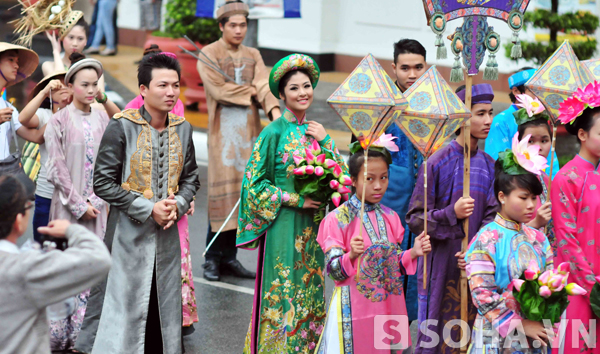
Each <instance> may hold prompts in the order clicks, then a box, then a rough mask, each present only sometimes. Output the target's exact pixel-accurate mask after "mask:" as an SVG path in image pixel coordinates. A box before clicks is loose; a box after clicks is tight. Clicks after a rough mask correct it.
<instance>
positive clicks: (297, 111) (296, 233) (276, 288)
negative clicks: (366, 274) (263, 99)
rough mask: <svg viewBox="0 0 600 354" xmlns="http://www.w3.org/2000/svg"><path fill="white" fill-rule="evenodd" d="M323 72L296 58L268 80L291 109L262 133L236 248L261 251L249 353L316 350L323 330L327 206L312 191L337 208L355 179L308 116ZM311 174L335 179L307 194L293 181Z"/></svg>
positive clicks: (250, 168)
mask: <svg viewBox="0 0 600 354" xmlns="http://www.w3.org/2000/svg"><path fill="white" fill-rule="evenodd" d="M319 74H320V73H319V67H318V66H317V64H316V63H315V62H314V60H313V59H312V58H310V57H309V56H306V55H302V54H292V55H290V56H288V57H285V58H283V59H281V60H280V61H279V62H278V63H277V64H276V65H275V66H274V67H273V70H272V71H271V74H270V77H269V86H270V89H271V92H272V93H273V95H275V96H276V97H277V98H279V97H280V96H281V98H282V99H283V100H284V102H285V104H286V109H285V110H284V112H283V114H282V117H280V118H279V119H277V120H275V121H274V122H273V123H271V124H270V125H268V126H267V127H266V128H265V129H264V130H263V131H262V133H261V134H260V135H259V137H258V139H257V141H256V144H255V146H254V150H253V152H252V158H251V159H250V161H249V162H248V165H247V166H246V171H245V173H244V181H243V184H242V193H241V202H240V213H239V217H238V225H239V226H238V232H237V246H238V247H242V248H251V249H253V248H257V247H258V249H259V260H258V267H257V272H256V273H257V277H256V288H255V290H256V291H255V295H254V308H253V312H252V318H251V322H250V328H249V329H248V333H247V336H246V342H245V348H244V353H259V352H261V353H273V352H277V353H296V352H298V351H299V350H306V349H308V352H310V353H312V352H313V351H314V348H315V347H316V344H317V342H318V340H319V336H320V335H321V332H322V331H323V324H324V319H325V296H324V285H325V280H324V277H323V268H324V265H325V260H324V255H323V251H322V250H321V248H320V247H319V244H318V243H317V240H316V239H317V231H318V225H317V224H316V223H315V211H317V209H319V207H320V205H321V203H319V202H317V201H315V200H313V199H312V198H311V197H308V194H310V195H315V194H319V192H321V194H322V193H326V194H327V195H328V196H329V198H330V199H332V200H333V201H334V203H337V204H339V202H340V199H341V198H343V195H347V194H345V193H346V192H347V191H348V189H347V188H346V187H345V186H344V184H347V183H349V177H348V176H347V175H346V172H347V168H346V165H345V164H344V161H343V159H342V157H341V156H340V154H339V152H338V150H337V148H336V147H335V145H334V142H333V140H332V139H331V138H330V137H329V135H328V134H327V132H326V131H325V129H324V128H323V126H322V125H321V124H319V123H317V122H314V121H308V120H307V118H306V114H305V113H306V110H307V109H308V108H309V107H310V105H311V103H312V100H313V88H314V87H315V86H316V85H317V82H318V80H319ZM327 156H330V157H331V158H330V159H326V157H327ZM307 175H311V176H316V177H315V178H316V179H320V180H319V182H323V181H324V180H325V177H328V178H329V179H331V181H329V183H327V184H325V185H324V183H316V184H314V185H313V187H314V188H312V190H311V191H310V192H312V193H309V192H308V190H307V189H305V188H303V190H304V191H305V192H306V193H305V194H304V195H301V194H299V193H298V190H297V185H298V183H297V182H298V181H295V179H296V176H297V177H298V179H301V178H305V177H306V176H307ZM332 176H334V177H335V179H334V178H333V177H332ZM321 178H322V179H321ZM334 180H335V181H337V184H336V183H335V182H333V181H334ZM295 182H296V183H295ZM334 187H335V189H333V188H334ZM334 192H340V194H335V193H334Z"/></svg>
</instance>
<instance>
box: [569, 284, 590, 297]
mask: <svg viewBox="0 0 600 354" xmlns="http://www.w3.org/2000/svg"><path fill="white" fill-rule="evenodd" d="M565 289H566V290H567V294H569V295H585V294H587V290H585V289H584V288H582V287H581V286H579V285H577V283H569V284H567V286H565Z"/></svg>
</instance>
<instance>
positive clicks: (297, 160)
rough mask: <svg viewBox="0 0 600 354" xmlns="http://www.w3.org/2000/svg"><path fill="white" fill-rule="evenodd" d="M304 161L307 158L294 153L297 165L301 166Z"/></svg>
mask: <svg viewBox="0 0 600 354" xmlns="http://www.w3.org/2000/svg"><path fill="white" fill-rule="evenodd" d="M304 161H305V160H304V158H302V156H300V155H294V163H295V164H296V166H300V164H301V163H302V162H304Z"/></svg>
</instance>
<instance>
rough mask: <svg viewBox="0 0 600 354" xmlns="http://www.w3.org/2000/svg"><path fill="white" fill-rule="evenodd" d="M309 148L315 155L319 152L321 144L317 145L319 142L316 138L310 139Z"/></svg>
mask: <svg viewBox="0 0 600 354" xmlns="http://www.w3.org/2000/svg"><path fill="white" fill-rule="evenodd" d="M310 150H311V152H312V153H313V155H315V156H316V155H318V154H320V153H321V146H320V145H319V142H318V141H317V140H316V139H315V140H313V141H312V144H311V145H310Z"/></svg>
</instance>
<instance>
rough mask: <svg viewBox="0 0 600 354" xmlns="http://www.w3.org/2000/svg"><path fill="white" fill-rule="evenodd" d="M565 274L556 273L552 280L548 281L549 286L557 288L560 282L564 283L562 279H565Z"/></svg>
mask: <svg viewBox="0 0 600 354" xmlns="http://www.w3.org/2000/svg"><path fill="white" fill-rule="evenodd" d="M563 277H564V276H563V275H561V274H556V275H554V276H553V277H552V278H550V280H549V281H548V286H549V287H550V288H552V289H556V288H558V287H559V286H560V284H562V280H563Z"/></svg>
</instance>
